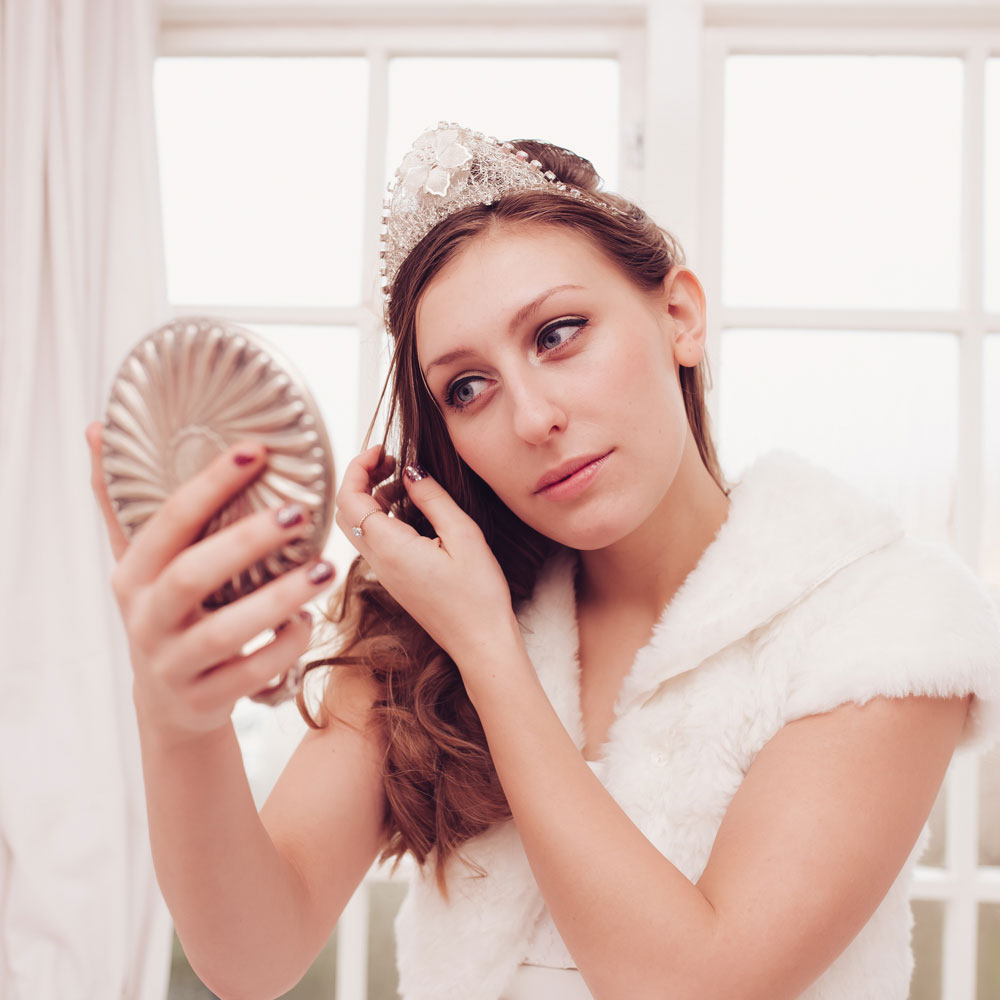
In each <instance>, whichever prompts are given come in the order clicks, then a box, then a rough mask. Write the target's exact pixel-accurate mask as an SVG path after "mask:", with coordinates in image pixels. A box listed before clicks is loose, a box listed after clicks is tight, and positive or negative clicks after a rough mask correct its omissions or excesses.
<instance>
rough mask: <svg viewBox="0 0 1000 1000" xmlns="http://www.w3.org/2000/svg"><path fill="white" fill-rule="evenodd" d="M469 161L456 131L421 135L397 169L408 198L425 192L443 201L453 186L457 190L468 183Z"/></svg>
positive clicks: (468, 155) (467, 153)
mask: <svg viewBox="0 0 1000 1000" xmlns="http://www.w3.org/2000/svg"><path fill="white" fill-rule="evenodd" d="M471 160H472V153H471V152H470V151H469V150H468V149H467V148H466V147H465V146H463V145H462V144H461V142H459V134H458V130H457V129H453V128H451V129H446V130H444V131H443V132H440V131H433V130H432V131H430V132H424V134H423V135H421V136H420V137H419V138H418V139H417V140H416V141H415V142H414V143H413V149H411V150H410V152H409V153H407V154H406V156H405V157H403V162H402V163H401V164H400V165H399V173H400V175H401V176H402V185H403V187H404V189H405V190H406V193H407V194H408V195H410V196H411V197H415V198H419V197H420V194H421V192H426V193H427V194H430V195H438V196H439V197H441V198H443V197H444V196H445V195H446V194H447V193H448V188H450V187H451V185H452V184H455V186H456V187H457V186H458V185H460V184H461V183H462V182H463V181H465V180H467V179H468V176H469V173H470V169H471V168H470V167H469V163H470V161H471Z"/></svg>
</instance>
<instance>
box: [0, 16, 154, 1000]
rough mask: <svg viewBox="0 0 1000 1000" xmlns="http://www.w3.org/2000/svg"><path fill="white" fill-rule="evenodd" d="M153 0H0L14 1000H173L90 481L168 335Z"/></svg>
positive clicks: (5, 809) (9, 973)
mask: <svg viewBox="0 0 1000 1000" xmlns="http://www.w3.org/2000/svg"><path fill="white" fill-rule="evenodd" d="M156 30H157V6H156V0H0V560H2V561H0V566H2V569H0V581H2V591H0V996H2V997H3V998H4V1000H82V998H87V1000H89V998H93V1000H111V998H127V1000H132V998H142V1000H146V998H149V1000H162V997H164V995H165V993H166V982H167V976H168V962H169V943H170V925H169V920H168V917H167V914H166V911H165V908H164V906H163V903H162V900H161V899H160V897H159V894H158V892H157V889H156V885H155V880H154V877H153V872H152V865H151V862H150V859H149V849H148V839H147V832H146V821H145V810H144V805H143V800H142V791H141V783H140V771H139V754H138V746H137V738H136V734H135V729H134V726H135V724H134V717H133V714H132V707H131V698H130V689H131V679H130V669H129V665H128V660H127V656H126V651H125V647H124V640H123V636H122V634H121V627H120V624H119V622H118V619H117V614H116V610H115V608H114V605H113V600H112V597H111V594H110V591H109V588H108V575H109V572H110V566H111V563H110V556H109V554H108V551H107V543H106V540H105V537H104V531H103V527H102V526H101V523H100V520H99V517H98V515H97V512H96V508H95V506H94V504H93V501H92V498H91V494H90V489H89V476H88V467H89V466H88V457H87V449H86V445H85V442H84V427H85V426H86V424H87V423H88V422H89V421H91V420H93V419H95V418H100V417H101V415H102V412H103V402H104V398H105V395H106V393H107V391H108V386H109V384H110V380H111V377H112V375H113V373H114V371H115V370H116V368H117V366H118V364H119V362H120V361H121V359H122V357H123V356H124V355H125V354H126V353H127V351H128V349H129V348H130V347H131V345H132V344H133V343H134V342H135V341H136V340H138V339H139V337H141V336H142V335H143V334H145V333H146V332H148V331H149V330H150V329H152V328H153V327H154V326H156V325H157V324H159V323H161V322H163V321H164V319H165V318H166V298H165V289H164V279H163V260H162V257H163V254H162V234H161V223H160V217H159V199H158V194H157V184H158V181H157V171H156V157H155V133H154V125H153V101H152V70H153V58H154V53H155V39H156Z"/></svg>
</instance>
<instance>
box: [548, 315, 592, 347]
mask: <svg viewBox="0 0 1000 1000" xmlns="http://www.w3.org/2000/svg"><path fill="white" fill-rule="evenodd" d="M586 325H587V321H586V320H585V319H574V320H569V321H567V320H560V321H559V322H558V323H554V324H553V325H552V326H547V327H546V328H545V329H544V330H542V332H541V333H540V334H539V335H538V347H539V348H540V349H541V350H543V351H552V350H555V349H556V348H557V347H562V345H563V344H565V343H566V342H567V341H569V340H572V339H573V337H575V336H576V335H577V334H578V333H579V332H580V330H581V329H582V328H583V327H584V326H586ZM567 331H572V332H567Z"/></svg>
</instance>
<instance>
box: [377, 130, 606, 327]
mask: <svg viewBox="0 0 1000 1000" xmlns="http://www.w3.org/2000/svg"><path fill="white" fill-rule="evenodd" d="M513 191H548V192H551V193H552V194H554V195H557V196H560V197H567V198H574V199H576V200H578V201H585V202H587V203H588V204H591V205H594V206H596V207H598V208H600V209H601V210H602V211H605V212H609V213H611V214H612V215H622V214H623V213H622V212H620V211H619V210H618V209H617V208H616V207H614V206H613V205H611V204H610V203H608V202H606V201H603V200H601V199H599V198H595V197H594V196H593V195H591V194H590V193H589V192H587V191H580V190H578V189H577V188H575V187H570V186H568V185H566V184H564V183H563V182H562V181H560V180H559V178H558V177H556V175H555V174H554V173H553V172H552V171H551V170H545V169H544V168H543V166H542V164H541V163H540V162H539V161H538V160H532V159H530V158H529V156H528V154H527V153H526V152H524V150H518V149H515V148H514V145H513V144H512V143H510V142H501V141H500V140H499V139H496V138H495V137H493V136H490V135H484V134H483V133H482V132H473V131H471V130H470V129H467V128H464V127H463V126H461V125H456V124H454V123H453V122H439V123H438V126H437V128H433V129H428V130H427V131H426V132H423V133H422V134H421V135H420V136H418V137H417V139H416V140H415V142H414V143H413V147H412V148H411V149H410V151H409V152H408V153H407V154H406V156H404V157H403V160H402V162H401V163H400V165H399V168H398V169H397V170H396V174H395V176H394V177H393V179H392V180H391V181H390V182H389V187H388V189H387V191H386V196H385V199H384V201H383V207H382V222H383V225H382V235H381V240H380V249H379V256H380V257H381V258H382V264H381V272H382V289H383V296H384V301H383V305H385V304H387V303H388V301H389V297H390V292H391V288H392V283H393V281H394V280H395V278H396V274H397V272H398V271H399V268H400V266H401V265H402V263H403V261H404V260H406V258H407V257H408V256H409V254H410V252H411V251H412V250H413V248H414V247H415V246H416V245H417V244H418V243H419V242H420V241H421V240H422V239H423V238H424V237H425V236H426V235H427V234H428V233H429V232H430V231H431V230H432V229H433V228H434V227H435V226H436V225H437V224H438V223H439V222H441V221H443V220H444V219H446V218H448V216H449V215H453V214H454V213H455V212H457V211H459V210H460V209H463V208H467V207H468V206H470V205H492V204H493V202H495V201H497V200H498V199H499V198H501V197H503V195H505V194H509V193H511V192H513ZM386 325H387V326H388V316H386Z"/></svg>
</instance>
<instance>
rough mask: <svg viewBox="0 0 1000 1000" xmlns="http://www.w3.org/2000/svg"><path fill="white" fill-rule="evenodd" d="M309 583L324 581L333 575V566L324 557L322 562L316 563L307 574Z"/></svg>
mask: <svg viewBox="0 0 1000 1000" xmlns="http://www.w3.org/2000/svg"><path fill="white" fill-rule="evenodd" d="M307 576H308V578H309V582H310V583H326V581H327V580H329V579H330V577H331V576H333V566H331V565H330V563H328V562H327V561H326V560H325V559H324V560H323V561H322V562H318V563H316V565H315V566H313V568H312V569H311V570H309V573H308V574H307Z"/></svg>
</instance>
